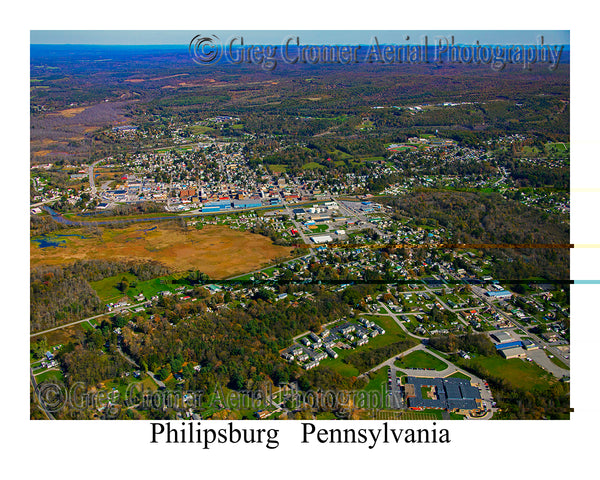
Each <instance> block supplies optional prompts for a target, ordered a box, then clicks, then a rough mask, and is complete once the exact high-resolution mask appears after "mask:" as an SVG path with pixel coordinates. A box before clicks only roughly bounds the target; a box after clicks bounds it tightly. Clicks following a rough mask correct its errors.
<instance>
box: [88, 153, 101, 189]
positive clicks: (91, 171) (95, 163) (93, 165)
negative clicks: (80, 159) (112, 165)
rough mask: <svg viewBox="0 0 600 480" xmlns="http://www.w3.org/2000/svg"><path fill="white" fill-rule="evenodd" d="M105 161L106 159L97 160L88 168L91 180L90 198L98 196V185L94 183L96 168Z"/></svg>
mask: <svg viewBox="0 0 600 480" xmlns="http://www.w3.org/2000/svg"><path fill="white" fill-rule="evenodd" d="M103 161H104V159H101V160H96V161H95V162H94V163H92V164H91V165H90V166H89V168H88V176H89V178H90V196H91V197H92V198H93V197H95V196H96V183H95V182H94V167H95V166H96V165H98V164H99V163H100V162H103Z"/></svg>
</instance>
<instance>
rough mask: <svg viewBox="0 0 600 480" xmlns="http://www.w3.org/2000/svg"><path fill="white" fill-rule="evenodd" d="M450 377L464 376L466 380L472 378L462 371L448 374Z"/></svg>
mask: <svg viewBox="0 0 600 480" xmlns="http://www.w3.org/2000/svg"><path fill="white" fill-rule="evenodd" d="M448 378H462V379H464V380H471V377H469V376H468V375H465V374H464V373H461V372H454V373H453V374H452V375H450V376H448Z"/></svg>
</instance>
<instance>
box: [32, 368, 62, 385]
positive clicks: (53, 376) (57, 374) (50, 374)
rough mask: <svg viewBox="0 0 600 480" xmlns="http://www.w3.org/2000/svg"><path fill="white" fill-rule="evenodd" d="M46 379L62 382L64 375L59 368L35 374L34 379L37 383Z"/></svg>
mask: <svg viewBox="0 0 600 480" xmlns="http://www.w3.org/2000/svg"><path fill="white" fill-rule="evenodd" d="M46 380H50V381H55V382H63V381H64V380H65V377H64V375H63V374H62V372H61V371H60V370H47V371H45V372H44V373H40V374H39V375H36V376H35V381H36V382H37V383H42V382H44V381H46Z"/></svg>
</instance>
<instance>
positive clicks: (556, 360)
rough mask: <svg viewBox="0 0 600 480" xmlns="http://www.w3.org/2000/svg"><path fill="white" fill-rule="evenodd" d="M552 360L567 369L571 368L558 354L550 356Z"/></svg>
mask: <svg viewBox="0 0 600 480" xmlns="http://www.w3.org/2000/svg"><path fill="white" fill-rule="evenodd" d="M548 358H550V357H548ZM550 361H551V362H552V363H553V364H554V365H556V366H557V367H560V368H564V369H565V370H569V366H568V365H567V364H565V363H564V362H563V361H562V360H560V359H559V358H556V355H554V356H553V357H552V358H550Z"/></svg>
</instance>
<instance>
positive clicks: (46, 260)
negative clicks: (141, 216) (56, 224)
mask: <svg viewBox="0 0 600 480" xmlns="http://www.w3.org/2000/svg"><path fill="white" fill-rule="evenodd" d="M61 234H62V235H68V236H63V237H59V238H60V241H61V243H60V246H57V247H45V248H42V247H40V244H39V241H38V242H36V241H33V240H32V242H31V245H30V264H31V266H32V267H36V266H39V265H56V264H63V263H68V262H74V261H76V260H84V259H86V260H87V259H108V260H124V261H127V260H154V261H158V262H161V263H163V264H165V265H166V266H167V267H170V268H172V269H173V270H175V271H185V270H189V269H198V270H200V271H202V272H203V273H206V274H207V275H209V276H210V277H211V278H215V279H220V278H227V277H229V276H232V275H235V274H240V273H244V272H248V271H249V270H255V269H258V268H261V267H262V266H266V265H270V264H272V263H273V260H275V259H276V258H283V257H287V256H289V254H290V253H291V251H292V249H291V248H290V247H281V246H277V245H274V244H273V243H272V242H271V240H270V239H268V238H267V237H264V236H262V235H257V234H252V233H248V232H240V231H237V230H232V229H229V228H227V227H224V226H205V227H204V228H203V229H202V230H198V229H187V230H186V229H183V228H181V227H179V226H176V225H172V224H165V223H160V224H154V226H152V225H151V224H139V223H138V224H135V225H129V226H127V227H124V228H97V229H95V230H94V232H91V231H89V230H86V229H83V228H81V229H68V230H64V231H57V232H54V234H53V235H52V236H49V237H48V239H50V240H51V237H56V236H57V235H61Z"/></svg>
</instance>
